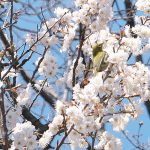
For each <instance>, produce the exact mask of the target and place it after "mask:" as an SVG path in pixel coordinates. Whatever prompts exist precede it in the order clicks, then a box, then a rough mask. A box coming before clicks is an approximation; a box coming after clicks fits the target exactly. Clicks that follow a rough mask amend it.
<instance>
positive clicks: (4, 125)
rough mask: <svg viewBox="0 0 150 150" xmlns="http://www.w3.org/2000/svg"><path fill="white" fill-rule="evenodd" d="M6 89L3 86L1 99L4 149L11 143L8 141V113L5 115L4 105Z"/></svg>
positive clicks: (0, 108)
mask: <svg viewBox="0 0 150 150" xmlns="http://www.w3.org/2000/svg"><path fill="white" fill-rule="evenodd" d="M4 92H5V91H4V89H3V88H1V100H0V112H1V116H2V124H1V128H2V132H3V133H2V138H3V149H4V150H8V148H9V146H10V144H9V141H8V135H7V132H8V130H7V125H6V115H5V106H4Z"/></svg>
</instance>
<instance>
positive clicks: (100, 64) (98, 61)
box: [92, 44, 109, 73]
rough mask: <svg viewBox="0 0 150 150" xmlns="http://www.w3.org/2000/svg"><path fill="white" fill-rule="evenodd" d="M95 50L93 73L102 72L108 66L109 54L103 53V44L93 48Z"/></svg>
mask: <svg viewBox="0 0 150 150" xmlns="http://www.w3.org/2000/svg"><path fill="white" fill-rule="evenodd" d="M92 49H93V72H94V73H97V72H102V71H104V70H105V69H106V68H107V66H108V64H109V63H108V62H107V57H108V54H107V53H106V52H105V51H103V44H96V45H94V46H93V47H92Z"/></svg>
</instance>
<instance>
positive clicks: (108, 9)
mask: <svg viewBox="0 0 150 150" xmlns="http://www.w3.org/2000/svg"><path fill="white" fill-rule="evenodd" d="M146 4H147V5H146ZM136 7H137V9H138V10H141V11H144V13H146V14H147V13H149V1H148V0H145V1H144V0H138V1H137V3H136ZM75 8H76V9H74V11H71V10H69V9H67V8H61V7H58V8H56V9H55V11H54V13H55V16H56V18H51V19H50V20H48V21H46V22H45V23H43V25H42V26H41V29H39V32H38V33H37V35H34V34H27V35H26V37H25V38H26V43H27V44H28V46H29V47H30V49H31V51H32V52H33V51H34V52H36V51H37V48H38V45H39V44H40V46H41V45H42V46H43V47H44V50H45V53H43V56H41V57H39V58H38V60H37V62H36V66H38V69H37V72H38V73H39V75H40V76H41V78H42V79H43V78H44V79H46V80H45V82H46V84H47V85H48V84H49V83H48V81H47V79H49V78H52V77H55V76H56V75H57V73H58V70H59V69H58V68H59V65H58V63H57V58H56V57H55V55H53V54H52V47H53V46H56V45H61V46H60V49H59V52H60V53H61V54H66V56H67V57H66V61H67V63H66V64H67V69H66V70H65V71H64V73H63V75H62V76H61V77H60V76H58V78H57V80H56V83H57V84H56V85H55V86H56V88H57V87H58V88H59V87H61V88H62V89H61V90H62V91H63V92H62V94H61V95H60V96H59V98H58V99H57V101H56V104H55V110H56V115H55V117H54V118H53V120H52V121H51V122H50V123H49V125H48V130H46V131H45V132H44V133H43V134H42V135H39V137H38V136H37V135H38V134H37V133H36V129H35V127H34V126H33V125H32V124H31V122H29V121H26V120H24V119H23V117H22V110H23V108H24V106H25V107H27V108H29V109H30V106H31V105H33V96H32V95H33V90H32V85H31V84H28V85H27V86H26V87H25V88H23V89H22V87H20V86H18V88H17V89H16V91H17V98H16V104H14V106H13V105H12V104H10V103H9V101H10V102H11V101H12V100H11V98H10V99H9V101H7V102H6V103H5V108H6V111H7V115H6V120H7V121H6V124H7V128H8V130H9V133H10V137H9V138H10V139H11V140H12V146H11V148H10V150H13V149H23V148H26V149H29V150H34V149H36V148H39V147H40V148H42V149H44V148H46V147H47V146H48V145H49V144H50V143H51V142H52V141H53V140H54V139H55V136H56V135H58V134H61V133H63V134H62V136H64V138H63V139H64V140H66V141H67V142H68V143H70V146H71V148H72V149H73V150H74V149H75V148H77V147H79V148H84V149H86V148H87V147H88V146H89V143H90V142H91V141H92V146H93V147H92V149H96V150H101V149H104V150H116V149H117V150H121V149H122V141H121V140H120V139H119V138H118V137H115V136H114V135H113V134H111V133H108V132H107V131H105V129H104V126H105V124H110V125H111V126H112V128H113V130H114V131H116V132H121V131H122V130H125V129H126V127H127V125H128V123H129V122H130V120H131V119H136V118H137V117H139V116H140V115H141V114H142V108H141V105H142V103H143V102H144V101H147V100H149V97H150V91H149V88H150V85H149V83H150V81H149V79H150V71H149V69H148V67H146V66H145V65H144V64H142V62H136V63H134V64H128V60H129V59H130V56H131V55H133V56H135V57H136V56H138V55H141V54H143V53H144V52H146V51H148V50H149V48H150V30H149V24H150V21H149V20H148V19H147V16H136V18H135V21H136V25H135V26H134V27H129V26H125V28H124V29H123V32H122V33H121V34H115V33H111V32H110V31H109V27H108V23H109V21H111V19H112V17H113V15H112V0H101V1H100V0H76V1H75ZM79 24H80V25H81V24H82V27H83V30H84V33H83V34H84V38H83V39H82V37H81V39H80V40H81V41H80V43H76V42H74V39H75V38H76V36H77V34H78V31H79ZM59 37H62V39H63V40H61V41H59ZM95 44H102V48H103V51H105V52H106V54H107V55H108V58H107V61H108V63H109V65H108V67H107V69H106V70H104V71H102V72H97V73H93V66H92V64H93V54H92V47H93V46H94V45H95ZM72 47H74V55H71V54H72V51H71V50H70V49H71V48H72ZM78 52H80V53H81V52H82V53H83V55H84V57H82V55H78ZM74 56H75V57H74ZM88 64H90V65H88ZM6 72H7V68H5V69H4V71H3V72H2V77H4V76H5V73H6ZM10 73H11V72H10ZM12 74H13V75H12ZM12 74H10V75H9V76H10V77H11V75H12V76H15V75H14V74H16V73H14V70H12ZM6 77H7V76H6ZM73 77H74V78H73ZM74 79H75V81H74V83H75V85H73V80H74ZM42 84H43V80H42ZM2 86H3V85H2ZM35 87H36V88H37V89H40V88H41V81H40V80H39V81H37V82H36V84H35ZM43 87H44V89H45V90H47V91H49V90H50V88H47V89H46V85H44V86H43ZM66 89H68V93H69V92H70V93H69V94H70V95H71V96H70V95H69V94H68V95H69V96H68V97H67V98H66V100H68V101H64V99H63V100H62V97H65V94H66V93H65V90H66ZM50 91H51V90H50ZM53 93H55V92H53ZM55 95H59V93H57V91H56V93H55ZM5 99H8V97H5ZM37 139H38V140H37ZM89 139H90V140H89ZM95 140H97V141H96V142H95ZM89 141H90V142H89ZM61 144H62V143H61V141H60V142H58V143H57V145H56V146H58V147H59V146H61Z"/></svg>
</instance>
